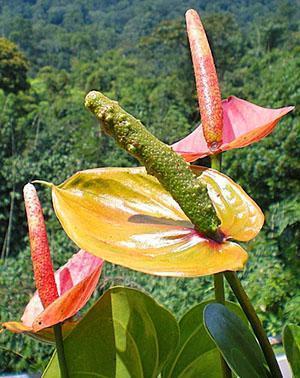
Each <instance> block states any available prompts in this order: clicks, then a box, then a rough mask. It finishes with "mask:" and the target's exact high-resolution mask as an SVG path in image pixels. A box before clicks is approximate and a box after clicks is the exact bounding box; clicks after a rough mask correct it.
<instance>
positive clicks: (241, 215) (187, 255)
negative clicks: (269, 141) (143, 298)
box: [52, 167, 264, 277]
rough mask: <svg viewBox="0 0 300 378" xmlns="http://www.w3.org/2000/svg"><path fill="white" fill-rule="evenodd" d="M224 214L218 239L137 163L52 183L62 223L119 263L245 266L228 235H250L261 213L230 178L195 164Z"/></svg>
mask: <svg viewBox="0 0 300 378" xmlns="http://www.w3.org/2000/svg"><path fill="white" fill-rule="evenodd" d="M195 171H197V172H198V173H199V174H200V176H199V179H200V180H202V181H203V182H205V183H206V184H207V186H208V193H209V196H210V198H211V199H212V202H213V204H214V206H215V209H216V211H217V213H218V216H219V218H220V220H221V227H220V230H221V231H222V232H223V233H224V235H225V236H224V240H223V241H222V242H220V243H217V242H215V241H212V240H210V239H208V238H206V237H205V236H204V235H200V234H199V233H197V232H196V231H195V230H194V228H193V225H192V224H191V223H190V221H189V220H188V218H187V217H186V216H185V214H184V213H183V211H182V210H181V209H180V207H179V205H178V204H177V203H176V202H175V201H174V199H173V198H172V197H171V195H170V194H169V193H168V192H167V191H165V190H164V189H163V188H162V186H161V185H160V183H159V182H158V181H157V180H156V179H155V178H154V177H153V176H150V175H147V173H146V171H145V169H144V168H143V167H139V168H102V169H92V170H87V171H82V172H78V173H76V174H75V175H74V176H72V177H71V178H69V179H68V180H67V181H65V182H64V183H63V184H61V185H59V186H53V187H52V198H53V205H54V209H55V212H56V215H57V216H58V219H59V220H60V222H61V224H62V226H63V228H64V229H65V231H66V232H67V234H68V235H69V237H70V238H71V239H72V240H73V241H74V242H75V243H76V244H77V245H78V246H80V247H81V248H84V249H87V250H89V251H92V253H94V254H95V255H97V256H99V257H101V258H102V259H104V260H107V261H110V262H112V263H115V264H119V265H123V266H126V267H129V268H132V269H135V270H139V271H142V272H146V273H151V274H157V275H165V276H186V277H188V276H201V275H207V274H213V273H216V272H220V271H224V270H237V269H241V268H242V267H243V266H244V264H245V262H246V260H247V253H246V252H245V251H244V250H243V248H242V247H240V246H239V245H238V244H236V243H234V242H231V241H228V240H227V239H230V238H235V239H237V240H249V239H251V238H253V237H254V236H255V235H256V234H257V233H258V232H259V230H260V228H261V227H262V224H263V219H264V217H263V215H262V213H261V211H260V209H259V208H258V207H257V205H256V204H255V203H254V202H253V201H252V199H251V198H250V197H249V196H248V195H247V194H246V193H245V192H244V191H243V190H242V189H241V188H240V187H239V186H238V185H236V184H235V183H234V182H233V181H232V180H231V179H229V178H228V177H226V176H224V175H223V174H221V173H218V172H217V171H214V170H205V171H203V169H202V170H201V168H200V169H199V168H195Z"/></svg>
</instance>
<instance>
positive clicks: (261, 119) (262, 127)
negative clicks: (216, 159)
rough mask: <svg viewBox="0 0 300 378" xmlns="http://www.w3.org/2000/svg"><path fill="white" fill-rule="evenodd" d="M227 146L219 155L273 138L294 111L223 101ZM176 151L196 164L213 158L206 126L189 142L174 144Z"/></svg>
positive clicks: (196, 131) (224, 135)
mask: <svg viewBox="0 0 300 378" xmlns="http://www.w3.org/2000/svg"><path fill="white" fill-rule="evenodd" d="M222 107H223V122H224V127H223V142H222V145H221V147H220V150H219V151H226V150H230V149H233V148H241V147H245V146H248V145H249V144H252V143H254V142H257V141H259V140H260V139H262V138H264V137H265V136H267V135H269V134H270V133H271V132H272V131H273V129H274V127H275V126H276V124H277V123H278V122H279V121H280V119H281V118H282V117H283V116H284V115H286V114H287V113H289V112H291V111H292V110H293V109H294V107H293V106H288V107H285V108H280V109H267V108H262V107H260V106H257V105H255V104H252V103H250V102H248V101H245V100H242V99H240V98H237V97H234V96H231V97H229V98H228V99H226V100H223V101H222ZM172 148H173V150H174V151H176V152H178V153H179V154H181V155H182V156H183V157H184V158H185V159H186V161H190V162H191V161H195V160H197V159H199V158H203V157H205V156H208V155H211V153H212V152H211V151H210V150H209V148H208V146H207V144H206V141H205V139H204V136H203V131H202V126H201V125H200V126H199V127H197V128H196V130H194V131H193V132H192V133H191V134H190V135H188V136H187V137H186V138H184V139H182V140H180V141H179V142H177V143H175V144H173V146H172Z"/></svg>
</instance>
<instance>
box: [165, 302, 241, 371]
mask: <svg viewBox="0 0 300 378" xmlns="http://www.w3.org/2000/svg"><path fill="white" fill-rule="evenodd" d="M213 302H214V301H206V302H202V303H200V304H198V305H196V306H194V307H193V308H192V309H190V310H189V311H188V312H187V313H186V314H185V315H184V316H183V318H182V319H181V320H180V322H179V327H180V344H179V346H178V347H177V349H176V351H175V353H174V354H173V357H172V359H170V360H169V362H168V363H167V365H166V367H165V369H164V371H163V377H164V378H176V377H181V378H183V377H184V378H186V377H197V378H201V377H203V378H204V377H208V376H209V377H210V378H222V370H221V364H220V358H219V351H218V349H217V348H216V345H215V343H214V342H213V341H212V340H211V337H210V336H209V334H208V333H207V331H206V329H205V326H204V323H203V311H204V308H205V307H206V306H207V305H208V304H209V303H213ZM226 306H228V308H230V309H231V310H232V311H233V312H235V313H236V314H237V315H238V316H239V317H240V318H241V319H242V320H243V321H244V322H245V323H246V324H248V322H247V318H246V317H245V315H244V313H243V311H242V310H241V308H240V307H239V306H238V305H237V304H235V303H232V302H226ZM208 374H209V375H208Z"/></svg>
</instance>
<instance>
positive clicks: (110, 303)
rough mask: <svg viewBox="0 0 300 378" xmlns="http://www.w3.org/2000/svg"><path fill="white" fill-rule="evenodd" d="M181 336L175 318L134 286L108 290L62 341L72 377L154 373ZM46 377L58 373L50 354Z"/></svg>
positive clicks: (55, 360)
mask: <svg viewBox="0 0 300 378" xmlns="http://www.w3.org/2000/svg"><path fill="white" fill-rule="evenodd" d="M178 339H179V331H178V325H177V322H176V320H175V318H174V317H173V316H172V315H171V313H169V312H168V311H167V310H165V309H164V308H163V307H161V306H160V305H159V304H158V303H157V302H155V301H154V300H153V299H152V298H151V297H149V296H148V295H146V294H144V293H142V292H140V291H138V290H134V289H129V288H123V287H115V288H112V289H110V290H108V291H107V292H106V293H105V294H104V295H103V296H102V297H101V298H100V299H99V300H98V301H97V303H96V304H95V305H94V306H93V307H92V308H91V309H90V310H89V311H88V313H87V314H86V315H85V316H84V317H83V319H82V320H81V321H80V323H79V324H78V325H77V326H76V328H75V329H74V330H73V331H72V332H71V333H70V335H69V336H68V337H67V338H66V339H65V341H64V347H65V353H66V359H67V365H68V369H69V373H70V375H71V377H84V376H89V377H90V376H95V377H107V378H112V377H118V378H119V377H120V378H126V377H128V378H129V377H145V378H146V377H157V376H158V375H159V374H160V372H161V370H162V368H163V366H164V365H165V363H166V361H167V360H168V358H169V357H170V355H171V353H172V352H173V350H174V349H175V348H176V347H177V344H178ZM43 377H44V378H52V377H53V378H54V377H59V373H58V364H57V357H56V356H54V357H53V358H52V359H51V361H50V363H49V365H48V367H47V369H46V371H45V373H44V375H43Z"/></svg>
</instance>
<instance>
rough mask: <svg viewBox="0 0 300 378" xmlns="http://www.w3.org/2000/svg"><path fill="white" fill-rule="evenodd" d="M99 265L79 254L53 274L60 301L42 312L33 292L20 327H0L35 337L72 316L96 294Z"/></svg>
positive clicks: (9, 324) (96, 260) (11, 324)
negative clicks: (36, 333)
mask: <svg viewBox="0 0 300 378" xmlns="http://www.w3.org/2000/svg"><path fill="white" fill-rule="evenodd" d="M102 265H103V260H101V259H100V258H98V257H96V256H94V255H91V254H90V253H87V252H85V251H83V250H81V251H79V252H78V253H76V254H75V255H73V256H72V258H71V259H70V260H69V261H68V262H67V263H66V264H65V265H63V266H62V267H61V268H60V269H58V270H57V271H56V272H55V281H56V285H57V288H58V291H59V295H60V296H59V298H57V299H56V300H55V301H54V302H52V303H51V304H50V305H49V306H48V307H47V308H46V309H45V310H44V308H43V305H42V303H41V300H40V298H39V295H38V293H37V291H36V292H35V294H34V295H33V297H32V298H31V300H30V301H29V303H28V305H27V306H26V308H25V311H24V314H23V316H22V319H21V320H22V323H20V322H7V323H3V324H2V326H3V327H4V328H7V329H9V330H10V331H12V332H15V333H22V332H28V333H30V332H34V333H35V332H38V331H41V330H42V329H44V328H47V327H51V326H52V325H54V324H57V323H60V322H63V321H64V320H66V319H68V318H70V317H72V316H74V315H75V314H76V313H77V312H78V311H79V310H80V309H81V308H82V307H83V306H84V305H85V304H86V303H87V301H88V300H89V298H90V296H91V295H92V293H93V291H94V290H95V288H96V285H97V283H98V281H99V277H100V274H101V270H102ZM41 335H43V334H41Z"/></svg>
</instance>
